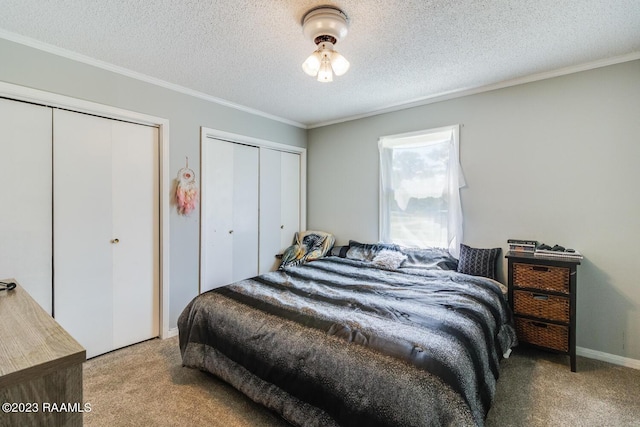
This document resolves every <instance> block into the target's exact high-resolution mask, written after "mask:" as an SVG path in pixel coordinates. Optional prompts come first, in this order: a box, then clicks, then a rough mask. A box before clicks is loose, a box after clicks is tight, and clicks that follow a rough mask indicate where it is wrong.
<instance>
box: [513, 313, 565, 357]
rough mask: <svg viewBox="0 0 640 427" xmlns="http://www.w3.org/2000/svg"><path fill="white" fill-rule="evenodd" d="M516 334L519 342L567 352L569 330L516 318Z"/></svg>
mask: <svg viewBox="0 0 640 427" xmlns="http://www.w3.org/2000/svg"><path fill="white" fill-rule="evenodd" d="M515 320H516V333H517V334H518V339H519V340H520V341H521V342H526V343H529V344H535V345H539V346H541V347H546V348H552V349H554V350H559V351H569V328H568V327H567V326H561V325H553V324H551V323H544V322H537V321H535V320H529V319H520V318H517V317H516V319H515Z"/></svg>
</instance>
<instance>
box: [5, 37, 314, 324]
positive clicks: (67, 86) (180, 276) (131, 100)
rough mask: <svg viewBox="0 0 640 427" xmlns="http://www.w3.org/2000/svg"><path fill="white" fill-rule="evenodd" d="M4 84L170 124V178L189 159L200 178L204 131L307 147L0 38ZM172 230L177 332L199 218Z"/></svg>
mask: <svg viewBox="0 0 640 427" xmlns="http://www.w3.org/2000/svg"><path fill="white" fill-rule="evenodd" d="M0 81H3V82H7V83H12V84H16V85H21V86H26V87H31V88H35V89H39V90H43V91H47V92H53V93H57V94H61V95H66V96H69V97H74V98H79V99H83V100H88V101H92V102H96V103H100V104H105V105H110V106H114V107H118V108H122V109H126V110H131V111H136V112H140V113H144V114H148V115H152V116H157V117H162V118H166V119H168V120H169V122H170V124H169V129H170V169H171V173H172V174H177V172H178V170H179V169H180V168H181V167H183V166H184V164H185V156H188V157H189V167H191V168H192V169H193V170H194V171H195V173H196V176H197V177H198V178H199V177H200V170H199V164H200V127H201V126H205V127H209V128H213V129H220V130H223V131H227V132H232V133H237V134H243V135H248V136H251V137H255V138H260V139H265V140H269V141H274V142H279V143H283V144H289V145H295V146H299V147H305V146H306V131H305V130H304V129H300V128H297V127H294V126H290V125H287V124H284V123H282V122H278V121H275V120H270V119H268V118H265V117H261V116H256V115H252V114H249V113H247V112H242V111H239V110H236V109H233V108H229V107H225V106H222V105H219V104H215V103H212V102H209V101H206V100H204V99H200V98H196V97H193V96H189V95H185V94H182V93H179V92H176V91H172V90H169V89H166V88H163V87H160V86H157V85H153V84H150V83H146V82H143V81H140V80H136V79H133V78H129V77H125V76H123V75H121V74H117V73H114V72H111V71H107V70H104V69H101V68H96V67H93V66H91V65H87V64H84V63H80V62H77V61H73V60H70V59H66V58H63V57H60V56H57V55H53V54H50V53H46V52H44V51H40V50H37V49H34V48H31V47H27V46H24V45H21V44H18V43H13V42H10V41H7V40H4V39H0ZM174 176H175V175H174ZM174 176H172V177H171V178H172V179H173V177H174ZM169 227H170V266H169V269H170V279H169V280H170V285H169V287H170V295H169V327H170V328H174V327H175V326H176V323H177V319H178V316H179V315H180V313H181V311H182V309H183V308H184V307H185V305H186V304H187V303H188V302H189V301H190V300H191V298H193V297H194V296H195V295H197V293H198V277H199V216H198V213H197V212H194V213H192V214H191V215H190V216H188V217H184V216H179V215H178V214H177V212H176V210H175V208H174V209H172V210H171V217H170V224H169ZM18 280H19V278H18Z"/></svg>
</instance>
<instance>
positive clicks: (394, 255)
mask: <svg viewBox="0 0 640 427" xmlns="http://www.w3.org/2000/svg"><path fill="white" fill-rule="evenodd" d="M406 259H407V256H406V255H405V254H403V253H402V252H398V251H392V250H389V249H383V250H381V251H380V252H378V254H377V255H376V256H375V257H374V258H373V260H371V262H372V263H373V264H374V265H375V266H377V267H380V268H384V269H385V270H396V269H398V268H399V267H400V265H402V263H403V262H405V261H406Z"/></svg>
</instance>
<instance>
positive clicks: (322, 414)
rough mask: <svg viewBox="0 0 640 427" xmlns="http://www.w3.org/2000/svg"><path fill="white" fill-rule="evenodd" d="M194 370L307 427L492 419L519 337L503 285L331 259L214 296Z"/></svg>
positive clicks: (193, 342)
mask: <svg viewBox="0 0 640 427" xmlns="http://www.w3.org/2000/svg"><path fill="white" fill-rule="evenodd" d="M178 327H179V331H180V349H181V352H182V360H183V364H184V366H188V367H193V368H198V369H201V370H205V371H208V372H211V373H213V374H215V375H216V376H218V377H220V378H222V379H223V380H225V381H227V382H229V383H230V384H232V385H233V386H234V387H236V388H237V389H238V390H240V391H241V392H243V393H245V394H246V395H247V396H249V397H250V398H251V399H253V400H254V401H256V402H258V403H260V404H263V405H265V406H266V407H268V408H270V409H271V410H274V411H276V412H277V413H279V414H280V415H281V416H282V417H284V418H285V419H286V420H288V421H289V422H291V423H292V424H294V425H299V426H310V425H317V426H329V425H343V426H347V425H353V426H356V425H357V426H363V425H367V426H443V425H456V426H459V425H483V424H484V419H485V416H486V414H487V412H488V410H489V407H490V405H491V402H492V399H493V396H494V393H495V386H496V381H497V378H498V372H499V361H500V359H501V358H502V354H504V353H505V352H506V351H507V350H508V349H509V348H511V347H512V346H513V345H515V343H516V338H515V331H514V329H513V326H512V319H511V313H510V311H509V309H508V307H507V303H506V301H505V298H504V296H503V294H502V292H501V290H500V288H499V287H498V285H497V284H496V283H495V282H493V281H491V280H489V279H484V278H480V277H473V276H468V275H464V274H460V273H456V272H455V271H444V270H426V269H407V270H406V271H404V270H403V269H402V268H400V269H398V270H394V271H389V270H383V269H380V268H376V267H372V266H371V264H370V263H366V262H362V261H355V260H351V259H346V258H338V257H327V258H323V259H320V260H316V261H313V262H310V263H307V264H304V265H301V266H297V267H291V268H287V269H285V270H280V271H275V272H272V273H267V274H265V275H262V276H258V277H255V278H252V279H248V280H244V281H241V282H237V283H234V284H231V285H228V286H225V287H223V288H218V289H215V290H213V291H210V292H207V293H205V294H202V295H200V296H198V297H196V298H194V300H193V301H191V302H190V303H189V305H188V306H187V307H186V308H185V310H184V311H183V313H182V314H181V316H180V318H179V319H178Z"/></svg>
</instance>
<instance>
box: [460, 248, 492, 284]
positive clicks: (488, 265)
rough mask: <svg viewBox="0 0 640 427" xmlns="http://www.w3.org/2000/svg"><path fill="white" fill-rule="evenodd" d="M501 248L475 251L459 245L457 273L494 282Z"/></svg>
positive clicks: (475, 249)
mask: <svg viewBox="0 0 640 427" xmlns="http://www.w3.org/2000/svg"><path fill="white" fill-rule="evenodd" d="M501 251H502V248H493V249H477V248H472V247H470V246H467V245H463V244H460V259H459V260H458V270H457V271H458V273H465V274H470V275H472V276H483V277H488V278H489V279H493V280H496V262H497V260H498V256H499V255H500V252H501Z"/></svg>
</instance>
